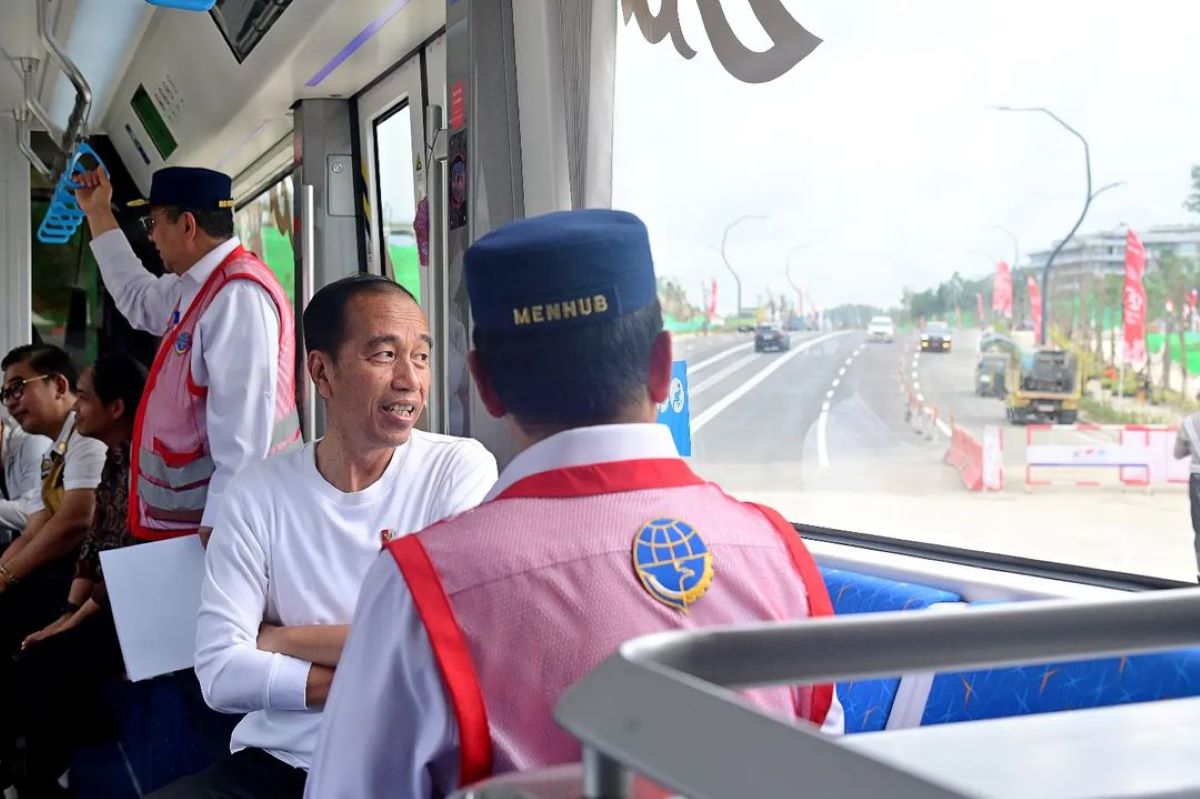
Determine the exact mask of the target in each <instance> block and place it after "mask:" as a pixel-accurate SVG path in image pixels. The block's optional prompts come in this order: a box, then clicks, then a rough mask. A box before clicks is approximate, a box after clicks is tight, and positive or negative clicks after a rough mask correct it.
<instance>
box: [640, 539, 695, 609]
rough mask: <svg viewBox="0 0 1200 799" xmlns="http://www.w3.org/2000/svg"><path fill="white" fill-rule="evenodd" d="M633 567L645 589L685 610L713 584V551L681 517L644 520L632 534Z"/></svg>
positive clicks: (667, 603)
mask: <svg viewBox="0 0 1200 799" xmlns="http://www.w3.org/2000/svg"><path fill="white" fill-rule="evenodd" d="M633 568H634V571H636V572H637V576H638V579H639V580H641V583H642V587H643V588H645V589H646V593H648V594H650V596H652V597H653V598H654V599H656V600H658V601H659V602H661V603H663V604H664V605H667V606H668V607H671V608H675V609H676V610H681V611H683V612H684V613H686V612H687V609H688V606H689V605H693V604H695V603H696V601H697V600H698V599H700V597H702V596H704V594H705V592H707V591H708V587H709V585H711V584H712V580H713V573H714V566H713V556H712V553H711V552H709V551H708V546H707V545H705V543H704V540H703V539H702V538H701V537H700V534H699V533H698V532H697V531H696V529H695V528H694V527H692V526H691V525H690V524H688V523H687V522H685V521H683V520H681V519H654V520H653V521H649V522H646V523H645V524H644V525H642V527H641V529H640V530H638V532H637V535H635V536H634V537H633Z"/></svg>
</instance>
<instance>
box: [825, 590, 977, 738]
mask: <svg viewBox="0 0 1200 799" xmlns="http://www.w3.org/2000/svg"><path fill="white" fill-rule="evenodd" d="M821 576H822V577H824V578H825V585H826V587H827V588H828V589H829V598H830V599H831V600H832V601H833V610H834V613H836V614H839V615H840V614H843V613H881V612H884V611H890V610H921V609H924V608H928V607H929V606H931V605H937V604H940V603H960V602H962V597H960V596H959V595H958V594H953V593H951V592H949V591H942V590H940V589H937V588H931V587H929V586H926V585H919V584H917V583H905V582H899V581H896V580H886V579H883V578H881V577H872V576H871V575H867V574H860V573H858V572H852V571H844V570H841V569H828V568H824V567H822V568H821ZM900 686H901V678H900V677H891V678H887V679H880V680H856V681H853V682H844V683H838V686H837V691H838V699H839V700H840V701H841V703H842V709H843V711H844V712H845V716H846V732H847V733H853V732H873V731H877V730H882V729H884V727H885V725H886V724H887V721H888V718H889V716H890V715H891V713H892V708H893V705H894V703H895V700H896V696H897V693H898V692H899V691H900Z"/></svg>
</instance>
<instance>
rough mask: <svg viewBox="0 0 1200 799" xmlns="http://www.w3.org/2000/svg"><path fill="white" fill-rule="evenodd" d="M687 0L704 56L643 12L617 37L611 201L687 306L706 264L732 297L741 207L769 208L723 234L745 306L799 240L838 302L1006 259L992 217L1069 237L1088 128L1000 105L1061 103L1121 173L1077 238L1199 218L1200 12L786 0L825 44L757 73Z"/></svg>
mask: <svg viewBox="0 0 1200 799" xmlns="http://www.w3.org/2000/svg"><path fill="white" fill-rule="evenodd" d="M680 5H681V6H682V9H681V11H682V14H683V22H684V32H685V35H686V36H687V38H688V41H689V42H690V43H691V44H692V46H693V47H694V48H695V49H696V50H697V51H699V54H698V55H697V56H696V57H695V58H694V59H693V60H691V61H685V60H684V59H682V58H681V57H679V56H678V55H677V54H676V53H675V51H674V49H673V48H672V47H671V46H670V43H669V42H663V43H662V44H660V45H655V46H652V45H649V44H647V43H646V42H645V40H643V39H642V38H641V36H640V33H639V32H638V30H637V27H636V24H634V23H631V24H630V26H628V27H625V26H622V29H621V31H620V33H619V45H618V60H617V98H616V131H615V142H614V148H615V158H614V204H615V205H616V206H617V207H621V208H627V209H629V210H632V211H634V212H636V213H638V214H640V215H641V216H642V217H643V218H644V219H645V220H646V222H647V224H648V225H649V227H650V231H651V235H652V237H653V245H654V250H655V257H656V261H657V264H658V270H659V272H660V274H663V275H670V276H673V277H675V278H677V279H679V280H680V282H681V283H682V284H683V285H684V287H685V289H686V290H688V292H689V294H690V295H691V297H692V299H693V301H694V302H698V300H699V296H700V295H699V292H700V285H701V282H702V281H704V280H706V279H709V278H712V277H715V278H717V280H718V282H719V284H720V292H719V293H720V305H721V309H722V311H723V312H729V311H732V310H733V307H734V304H735V291H734V281H733V277H732V276H731V275H730V274H729V273H728V272H727V271H726V270H725V267H724V265H723V263H722V261H721V257H720V254H719V252H718V251H717V248H718V247H719V245H720V242H721V236H722V232H723V231H724V228H725V226H726V225H727V224H728V223H729V222H731V221H733V220H735V219H737V218H738V217H739V216H741V215H744V214H767V215H769V216H770V218H769V219H768V220H766V221H761V222H760V221H749V222H746V223H744V224H742V225H740V226H738V227H737V228H736V229H735V230H734V231H733V232H732V233H731V235H730V239H729V241H730V243H729V247H728V252H729V257H730V261H731V263H732V264H733V265H734V268H735V269H736V270H737V271H738V273H739V275H740V276H741V278H742V282H743V296H744V303H745V304H746V305H750V304H752V303H753V302H755V301H756V298H757V296H758V295H759V294H760V293H762V292H766V291H768V290H770V291H773V292H774V293H776V294H778V293H781V292H784V291H789V289H788V286H787V282H786V280H785V278H784V262H785V260H786V258H787V255H788V253H789V252H791V251H792V250H793V249H794V248H795V247H796V246H797V245H799V244H807V245H809V246H808V247H806V248H805V249H804V250H802V251H801V252H800V253H798V254H797V255H796V257H795V261H794V268H793V274H794V276H795V277H796V278H797V280H798V282H800V283H801V284H802V285H808V286H811V289H812V294H813V296H814V297H815V298H816V299H817V300H818V302H820V303H821V304H822V305H823V306H826V307H828V306H831V305H835V304H839V303H842V302H870V303H875V304H880V305H887V304H892V303H895V302H897V301H898V299H899V296H900V291H901V288H902V287H903V286H905V285H907V286H913V287H926V286H930V285H932V284H935V283H936V282H938V281H940V280H944V279H946V278H947V277H949V276H950V275H951V274H952V273H953V272H955V271H959V272H962V273H963V274H966V275H975V274H982V273H985V272H987V271H988V269H989V261H990V259H991V258H1004V259H1006V260H1011V257H1012V243H1011V241H1010V240H1009V239H1008V238H1007V236H1005V235H1004V234H1003V233H1002V232H1000V231H997V230H996V229H995V228H994V226H995V225H1003V226H1005V227H1007V228H1009V229H1010V230H1012V231H1014V232H1015V233H1016V234H1017V236H1018V237H1019V239H1020V243H1021V248H1022V250H1023V251H1025V252H1028V251H1031V250H1035V249H1040V248H1044V247H1047V246H1048V245H1049V244H1050V243H1051V242H1052V241H1053V240H1054V239H1055V238H1057V237H1060V236H1062V235H1065V233H1066V232H1067V230H1069V229H1070V226H1071V225H1072V224H1073V222H1074V221H1075V218H1076V217H1077V216H1078V213H1079V209H1080V207H1081V205H1082V200H1083V193H1084V189H1083V186H1084V180H1083V153H1082V147H1081V145H1080V143H1079V141H1078V140H1077V139H1075V138H1073V137H1072V136H1070V135H1069V134H1068V133H1067V132H1066V131H1065V130H1063V129H1062V128H1060V127H1058V126H1057V125H1056V124H1055V123H1054V122H1053V121H1052V120H1051V119H1049V118H1048V117H1045V116H1043V115H1040V114H1016V113H1001V112H997V111H990V110H987V108H986V106H988V105H995V104H1007V105H1045V106H1047V107H1049V108H1052V109H1053V110H1054V111H1055V112H1056V113H1058V114H1059V115H1060V116H1061V117H1063V118H1064V119H1065V120H1067V121H1068V122H1069V123H1070V124H1072V125H1073V126H1075V127H1076V128H1077V129H1078V130H1080V131H1081V132H1082V133H1083V134H1084V135H1085V136H1087V138H1088V140H1089V142H1090V145H1091V151H1092V173H1093V179H1094V183H1095V185H1096V186H1099V185H1103V184H1105V183H1108V182H1111V181H1115V180H1124V181H1126V185H1125V186H1122V187H1121V188H1119V189H1116V190H1114V191H1112V192H1107V193H1105V194H1104V195H1103V196H1102V197H1101V198H1100V199H1099V200H1097V201H1096V203H1095V205H1094V206H1093V208H1092V211H1091V213H1090V215H1089V217H1088V220H1087V221H1086V222H1085V224H1084V228H1083V229H1084V230H1085V231H1086V230H1095V229H1100V228H1109V227H1113V226H1115V225H1117V224H1119V223H1120V222H1127V223H1129V224H1131V225H1133V226H1135V227H1138V228H1146V227H1149V226H1151V225H1160V224H1173V223H1183V222H1189V221H1193V222H1196V223H1200V218H1197V217H1196V216H1195V215H1189V214H1188V213H1187V212H1186V211H1185V210H1184V209H1183V208H1182V202H1183V200H1184V199H1185V197H1186V196H1187V193H1188V186H1189V178H1188V174H1189V170H1190V168H1191V165H1192V164H1193V163H1200V106H1198V105H1197V104H1195V103H1193V102H1191V100H1190V98H1191V95H1192V85H1193V83H1194V80H1195V77H1194V76H1195V75H1197V74H1200V48H1196V47H1195V46H1194V42H1193V41H1192V39H1194V36H1193V32H1194V31H1195V30H1197V28H1198V26H1200V4H1196V5H1193V4H1185V3H1177V2H1168V1H1167V0H1158V2H1143V3H1140V4H1139V5H1138V7H1137V9H1136V10H1135V11H1134V10H1129V9H1124V10H1122V12H1121V13H1119V14H1118V13H1108V12H1106V10H1105V9H1106V6H1105V5H1103V4H1097V3H1095V2H1082V1H1081V0H1059V2H1055V3H1044V2H1038V1H1037V0H973V2H969V3H965V2H961V0H924V1H923V2H919V3H907V4H899V3H895V2H891V1H890V0H857V1H856V2H853V3H847V2H844V0H808V1H807V2H792V3H787V5H788V7H789V9H790V10H791V11H792V14H793V16H795V17H796V18H797V19H798V20H799V21H800V22H801V23H802V24H803V25H805V26H806V27H807V28H809V29H810V30H812V31H813V32H814V33H816V34H817V35H818V36H820V37H821V38H822V39H823V40H824V42H823V43H822V44H821V46H820V47H818V48H817V50H816V51H815V52H814V53H813V54H812V55H811V56H810V57H809V58H807V59H805V60H804V61H802V62H801V63H800V64H799V65H798V66H797V67H796V68H795V69H793V70H792V71H791V72H789V73H788V74H787V75H785V76H783V77H782V78H780V79H779V80H776V81H774V82H772V83H769V84H765V85H760V86H752V85H746V84H741V83H738V82H737V81H736V80H734V79H733V78H731V77H730V76H729V75H727V74H726V73H725V72H724V71H723V70H722V69H721V67H720V65H719V63H718V62H717V61H716V59H715V57H714V56H713V55H712V52H711V48H710V47H709V45H708V42H707V39H706V37H705V36H704V33H703V27H702V25H701V24H700V22H699V18H698V14H697V13H696V10H695V4H694V2H691V0H681V2H680ZM722 5H723V7H724V8H725V9H726V12H727V14H729V16H730V17H731V22H732V24H733V26H734V28H735V30H737V31H738V33H739V34H740V35H741V36H742V37H743V40H744V41H745V42H746V43H747V45H749V46H753V47H756V48H763V47H765V46H767V44H768V40H767V37H766V36H765V34H764V33H763V32H762V31H761V29H760V28H759V27H758V26H757V22H756V21H755V19H754V16H753V14H752V13H751V11H750V8H749V5H748V4H747V2H746V0H723V2H722ZM973 250H974V251H981V252H982V253H984V255H980V254H978V253H977V252H976V253H973V252H972V251H973Z"/></svg>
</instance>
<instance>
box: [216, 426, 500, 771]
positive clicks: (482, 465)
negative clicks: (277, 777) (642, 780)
mask: <svg viewBox="0 0 1200 799" xmlns="http://www.w3.org/2000/svg"><path fill="white" fill-rule="evenodd" d="M315 450H316V444H315V443H310V444H308V445H306V446H305V447H303V448H302V449H299V450H296V451H294V452H289V453H285V454H282V455H279V456H276V457H274V458H271V459H269V460H267V461H265V462H263V463H260V464H256V465H255V466H252V467H250V468H249V469H248V470H247V471H245V472H242V473H241V474H239V475H238V479H237V480H236V481H235V482H234V483H233V484H231V485H230V487H229V491H228V492H227V494H226V499H225V502H224V503H223V507H222V510H221V515H220V516H219V517H218V519H217V525H216V528H215V529H214V530H213V535H212V539H211V540H210V541H209V545H208V551H207V554H206V558H205V560H206V563H205V577H204V584H203V588H202V590H201V595H200V610H199V614H198V617H197V628H196V676H197V677H198V678H199V680H200V687H201V690H202V691H203V692H204V698H205V700H206V701H207V702H208V704H209V705H210V706H211V707H213V708H214V709H216V710H220V711H223V712H226V713H246V714H247V715H246V717H245V718H244V719H243V720H242V721H241V723H240V724H238V726H237V728H236V729H235V730H234V732H233V740H232V741H231V743H230V749H231V751H234V752H236V751H239V750H241V749H245V748H256V749H264V750H266V751H267V752H270V753H271V754H272V755H274V756H275V757H277V758H279V759H280V760H282V761H284V762H285V763H288V764H289V765H291V766H296V767H299V768H308V767H309V763H310V761H311V757H312V752H313V747H314V746H315V745H316V742H317V730H318V725H319V724H320V721H321V710H320V709H319V708H317V709H308V708H307V707H306V705H305V685H306V683H307V680H308V670H309V667H310V665H311V664H310V663H308V662H306V661H303V660H299V659H297V658H293V657H289V656H287V655H281V654H277V653H270V652H264V651H261V650H259V649H258V648H257V638H258V628H259V625H260V624H261V623H262V622H264V621H265V622H268V623H270V624H278V625H284V626H298V625H313V624H328V625H335V624H349V623H350V621H351V619H352V618H353V616H354V606H355V603H356V601H357V600H358V592H359V589H360V588H361V587H362V581H363V578H364V576H366V573H367V570H368V569H369V568H370V566H371V563H372V562H373V561H374V560H375V557H376V556H377V555H378V554H379V552H380V550H381V549H382V540H381V536H380V533H381V531H382V530H384V529H390V530H392V531H394V532H395V533H399V534H406V533H410V532H415V531H417V530H422V529H424V528H425V527H428V526H429V525H431V524H433V523H434V522H437V521H440V520H441V519H444V518H446V517H447V516H451V515H453V514H456V513H460V512H462V511H464V510H467V509H469V508H472V507H474V506H475V505H477V504H478V503H479V501H480V500H481V499H482V498H483V495H484V493H485V492H486V491H487V489H488V487H489V486H491V485H492V483H493V482H495V479H496V460H495V458H493V457H492V454H491V453H490V452H488V451H487V450H486V449H484V447H483V445H482V444H480V443H479V442H477V441H474V440H472V439H464V438H452V437H450V436H440V435H434V434H431V433H424V432H421V431H419V430H414V431H413V433H412V436H411V438H410V439H409V441H408V443H406V444H404V445H403V446H400V447H397V448H396V451H395V453H394V454H393V455H392V459H391V461H390V462H389V463H388V466H387V469H386V470H385V471H384V473H383V475H382V476H381V477H380V478H379V479H378V480H377V481H375V483H374V484H372V485H371V486H368V487H367V488H365V489H363V490H362V491H356V492H353V493H343V492H342V491H339V490H338V489H337V488H335V487H334V486H332V485H331V484H330V483H329V482H327V481H326V480H325V478H324V477H322V476H321V474H320V472H318V471H317V467H316V462H315V460H314V452H315Z"/></svg>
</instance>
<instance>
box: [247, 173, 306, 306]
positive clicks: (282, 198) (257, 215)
mask: <svg viewBox="0 0 1200 799" xmlns="http://www.w3.org/2000/svg"><path fill="white" fill-rule="evenodd" d="M292 218H293V217H292V176H291V175H287V176H285V177H284V178H283V179H282V180H280V181H279V182H277V183H275V184H274V185H273V186H271V188H269V189H267V190H266V191H264V192H263V193H262V194H260V195H258V197H256V198H254V199H253V200H251V201H250V202H249V203H247V204H246V205H244V206H242V207H241V208H240V209H238V212H237V213H236V214H234V217H233V223H234V228H235V229H236V230H237V235H238V238H239V239H241V240H242V245H243V246H244V247H245V248H246V249H248V250H250V251H251V252H253V253H255V254H256V255H257V256H258V257H259V258H262V259H263V261H264V262H266V264H267V266H269V267H271V271H272V272H274V273H275V277H277V278H279V283H280V285H282V286H283V290H284V291H285V292H286V293H287V297H288V300H289V301H293V302H294V295H295V291H296V280H295V274H296V258H295V242H294V238H295V231H294V229H293V226H292Z"/></svg>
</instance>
